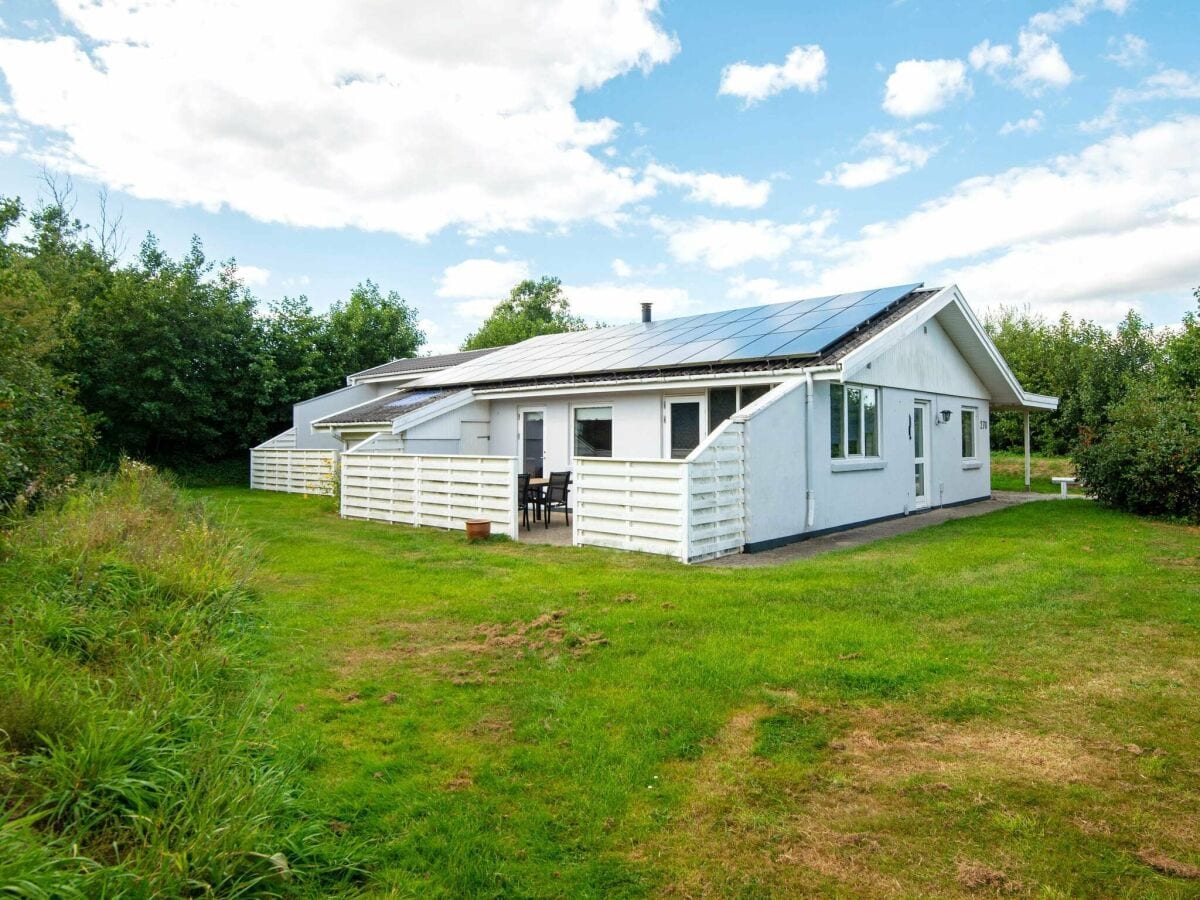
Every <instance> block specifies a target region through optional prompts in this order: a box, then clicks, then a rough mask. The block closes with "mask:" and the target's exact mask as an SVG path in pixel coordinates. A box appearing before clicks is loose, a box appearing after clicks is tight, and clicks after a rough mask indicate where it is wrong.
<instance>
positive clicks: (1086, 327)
mask: <svg viewBox="0 0 1200 900" xmlns="http://www.w3.org/2000/svg"><path fill="white" fill-rule="evenodd" d="M987 329H988V332H989V333H990V334H991V336H992V339H993V340H994V341H995V342H996V345H997V347H999V349H1000V352H1001V353H1002V354H1003V355H1004V358H1005V359H1006V360H1007V361H1008V363H1009V365H1010V366H1011V367H1012V369H1013V372H1014V373H1015V374H1016V376H1017V378H1018V380H1020V382H1021V384H1022V385H1023V386H1024V387H1025V388H1026V389H1027V390H1030V391H1034V392H1036V393H1043V394H1052V395H1054V396H1057V397H1058V398H1059V408H1058V410H1057V411H1056V412H1053V413H1047V414H1040V415H1037V416H1033V417H1032V418H1031V420H1030V425H1031V432H1032V435H1031V437H1032V442H1033V445H1034V446H1035V447H1036V448H1037V449H1039V450H1041V451H1043V452H1046V453H1054V454H1065V453H1069V452H1070V451H1071V450H1072V448H1074V447H1075V446H1077V445H1078V443H1079V441H1080V440H1081V438H1082V436H1083V435H1085V434H1088V433H1095V432H1097V431H1099V430H1101V429H1103V428H1104V426H1105V425H1106V424H1107V422H1108V410H1109V408H1110V407H1111V406H1112V405H1113V404H1114V403H1116V402H1117V401H1118V400H1120V399H1121V398H1122V397H1123V396H1124V395H1125V392H1126V391H1127V390H1128V388H1129V385H1130V384H1131V383H1133V382H1135V381H1137V380H1138V379H1140V378H1143V377H1145V375H1146V374H1147V373H1148V372H1150V371H1151V370H1152V369H1153V367H1154V365H1155V361H1156V360H1157V358H1158V356H1159V354H1160V339H1159V338H1158V337H1157V336H1156V335H1155V333H1154V331H1153V329H1152V328H1151V327H1150V326H1149V325H1148V324H1147V323H1146V322H1145V321H1143V320H1142V319H1141V318H1140V317H1139V316H1138V315H1137V314H1136V313H1132V312H1131V313H1129V314H1128V315H1127V316H1126V318H1125V319H1124V320H1123V321H1122V322H1121V323H1120V325H1118V326H1117V329H1116V330H1115V331H1114V332H1110V331H1108V330H1107V329H1105V328H1103V327H1101V326H1099V325H1097V324H1095V323H1094V322H1088V321H1086V320H1080V321H1075V320H1074V319H1072V318H1071V316H1069V315H1066V314H1063V315H1062V316H1061V317H1060V318H1059V319H1058V320H1057V321H1056V322H1053V323H1049V322H1047V321H1046V320H1045V319H1042V318H1041V317H1039V316H1033V315H1030V314H1029V313H1028V312H1022V311H1016V310H1004V311H1002V312H1001V313H1000V315H998V316H996V317H994V318H992V319H989V320H988V322H987ZM991 429H992V444H993V446H995V447H997V448H1016V447H1020V446H1021V445H1022V443H1023V435H1022V431H1023V424H1022V421H1021V416H1020V415H1019V414H1017V413H1009V412H1002V411H996V412H994V413H993V414H992V426H991Z"/></svg>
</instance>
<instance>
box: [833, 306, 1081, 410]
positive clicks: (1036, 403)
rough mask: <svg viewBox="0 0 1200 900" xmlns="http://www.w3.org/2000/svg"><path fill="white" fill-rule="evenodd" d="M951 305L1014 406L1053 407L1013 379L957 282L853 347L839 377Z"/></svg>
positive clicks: (848, 374)
mask: <svg viewBox="0 0 1200 900" xmlns="http://www.w3.org/2000/svg"><path fill="white" fill-rule="evenodd" d="M951 304H953V305H954V306H955V307H956V308H957V309H958V311H959V312H960V313H962V316H963V318H964V319H966V321H967V324H968V325H969V326H970V328H971V331H972V333H973V335H974V337H975V339H976V340H977V341H979V345H980V346H981V347H982V348H983V349H984V351H985V352H986V354H987V356H988V359H989V360H990V361H991V363H992V364H993V365H994V366H995V367H996V370H997V371H998V372H999V373H1000V377H1001V379H1002V380H1003V381H1004V383H1005V384H1006V385H1007V387H1008V389H1009V391H1010V392H1011V393H1012V396H1013V397H1014V398H1016V399H1017V402H1018V405H1019V406H1021V407H1028V408H1030V409H1057V408H1058V398H1057V397H1046V396H1044V395H1040V394H1028V393H1026V392H1025V389H1024V388H1022V387H1021V382H1020V381H1018V380H1017V376H1016V375H1015V374H1013V370H1012V369H1011V368H1009V365H1008V362H1007V361H1006V360H1005V359H1004V357H1003V356H1002V355H1001V353H1000V350H999V348H998V347H996V344H995V343H994V342H993V341H992V339H991V338H990V337H988V333H987V331H986V330H985V329H984V327H983V325H982V323H980V321H979V319H978V318H977V317H976V315H975V312H974V310H972V309H971V307H970V306H969V305H968V304H967V301H966V300H965V299H964V298H963V295H962V291H960V290H959V288H958V285H957V284H951V285H948V286H947V287H944V288H942V289H941V290H940V291H939V292H938V293H936V294H934V295H933V296H932V297H930V298H929V299H928V300H926V301H925V302H924V303H922V304H921V305H920V306H918V307H917V308H916V309H914V310H913V311H912V312H910V313H909V314H908V315H906V316H903V317H902V318H900V319H899V320H897V321H896V322H893V323H892V324H891V325H890V326H888V327H887V328H886V329H884V330H883V331H882V332H880V333H879V334H877V335H875V337H873V338H871V339H870V340H869V341H867V342H866V343H864V344H863V345H862V346H861V347H856V348H855V349H854V350H852V351H851V352H849V353H847V354H846V355H845V356H844V357H842V361H841V362H842V376H843V379H847V378H852V377H853V375H855V374H857V373H858V372H859V371H861V370H862V369H864V368H865V367H866V365H867V363H869V362H870V361H871V360H873V359H875V358H876V357H877V356H879V355H880V354H881V353H883V352H884V351H886V350H889V349H891V348H892V347H894V346H896V344H898V343H900V341H902V340H904V339H905V338H906V337H908V336H909V335H911V334H912V333H913V332H915V331H916V330H917V329H918V328H920V327H921V326H923V325H924V324H926V323H927V322H928V321H929V320H930V319H933V318H935V317H936V316H937V315H938V314H939V313H940V312H942V310H944V309H945V308H946V307H948V306H950V305H951ZM994 405H996V406H1006V405H1008V406H1011V405H1012V404H1005V403H1004V402H1002V401H1000V402H996V403H995V404H994Z"/></svg>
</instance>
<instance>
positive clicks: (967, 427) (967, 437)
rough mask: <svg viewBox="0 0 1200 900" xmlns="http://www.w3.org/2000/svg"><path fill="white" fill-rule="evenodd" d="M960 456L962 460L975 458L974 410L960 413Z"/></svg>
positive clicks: (965, 410)
mask: <svg viewBox="0 0 1200 900" xmlns="http://www.w3.org/2000/svg"><path fill="white" fill-rule="evenodd" d="M962 455H963V459H973V458H974V457H975V410H973V409H964V410H963V411H962Z"/></svg>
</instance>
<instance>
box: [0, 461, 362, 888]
mask: <svg viewBox="0 0 1200 900" xmlns="http://www.w3.org/2000/svg"><path fill="white" fill-rule="evenodd" d="M252 563H253V554H252V552H251V550H250V548H248V547H247V546H246V544H245V543H244V541H243V540H242V539H241V537H240V536H239V535H238V534H236V533H234V532H231V531H229V530H226V529H223V528H221V527H218V525H217V524H216V523H215V522H214V521H213V520H212V519H211V517H210V516H209V514H208V513H207V511H206V510H205V508H204V507H203V506H202V505H200V504H197V503H194V502H190V501H188V500H186V499H185V498H183V497H182V496H181V494H180V493H179V492H178V491H177V490H176V489H175V488H174V486H173V484H172V483H171V481H170V480H169V479H167V478H164V477H163V476H161V475H159V474H158V473H157V472H155V471H154V470H152V469H150V468H149V467H147V466H144V465H140V464H137V463H130V462H125V463H123V464H122V465H121V467H120V469H119V471H118V472H117V473H116V474H114V475H112V476H109V477H107V478H105V479H102V480H98V481H96V482H93V483H89V484H87V485H84V486H82V487H81V488H79V489H78V490H76V491H74V492H73V493H72V494H71V495H70V496H69V497H67V498H65V499H63V500H61V501H59V502H58V503H57V505H55V506H53V507H51V508H48V509H45V510H43V511H42V512H41V513H39V514H37V515H35V516H32V517H29V518H27V519H25V520H23V521H21V522H19V523H18V524H17V525H16V526H15V527H14V529H13V530H12V531H10V532H9V533H8V534H7V535H5V536H4V545H3V549H2V552H0V798H3V804H4V808H3V810H0V894H10V893H12V894H17V895H19V896H31V897H39V896H46V897H50V896H71V895H75V896H109V895H121V894H134V895H137V896H185V895H196V894H208V895H214V896H222V897H225V896H243V895H255V894H270V895H295V894H310V895H314V894H325V893H328V892H332V891H336V890H338V889H339V888H342V887H345V886H346V885H347V884H349V883H350V882H352V881H353V880H354V879H355V878H357V876H358V874H359V872H360V867H359V865H358V862H357V860H358V858H359V855H360V848H359V847H358V846H357V845H356V844H354V843H353V841H352V840H351V839H348V838H346V837H345V836H342V835H339V834H337V833H335V832H334V831H332V830H331V829H330V827H329V826H328V824H327V823H328V822H329V820H330V818H331V817H330V816H328V815H319V814H318V811H315V810H309V809H307V808H306V806H305V803H304V799H303V797H302V795H301V794H300V793H299V791H298V788H297V785H298V784H299V781H300V779H299V769H300V767H301V766H303V765H304V764H305V762H306V761H307V759H308V752H307V750H306V749H305V748H293V747H286V746H278V745H276V744H274V743H273V742H272V740H271V734H270V732H269V730H268V727H269V717H270V711H271V710H270V705H269V704H268V703H267V702H265V701H264V699H263V698H262V697H260V696H259V694H258V691H257V689H256V678H255V673H254V670H253V665H254V661H255V659H256V653H257V649H256V645H255V642H254V634H255V630H256V629H255V625H256V623H255V620H254V607H255V598H254V595H253V593H252V592H251V590H250V588H249V587H248V578H249V575H250V573H251V571H252Z"/></svg>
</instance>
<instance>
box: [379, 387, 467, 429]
mask: <svg viewBox="0 0 1200 900" xmlns="http://www.w3.org/2000/svg"><path fill="white" fill-rule="evenodd" d="M474 399H475V394H474V392H473V391H472V390H471V389H470V388H464V389H463V390H461V391H455V392H454V393H453V394H449V395H448V396H445V397H442V398H440V399H438V400H434V401H433V402H432V403H427V404H425V405H424V406H422V407H420V408H419V409H414V410H413V411H412V412H410V413H408V414H406V415H402V416H400V417H399V418H397V419H393V420H392V423H391V426H392V434H400V433H402V432H404V431H407V430H408V429H409V428H414V427H416V426H417V425H420V424H422V423H424V422H428V421H429V420H430V419H436V418H437V417H438V416H442V415H445V414H446V413H448V412H452V411H454V410H456V409H458V408H459V407H462V406H466V405H467V404H468V403H471V402H472V401H473V400H474Z"/></svg>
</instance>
